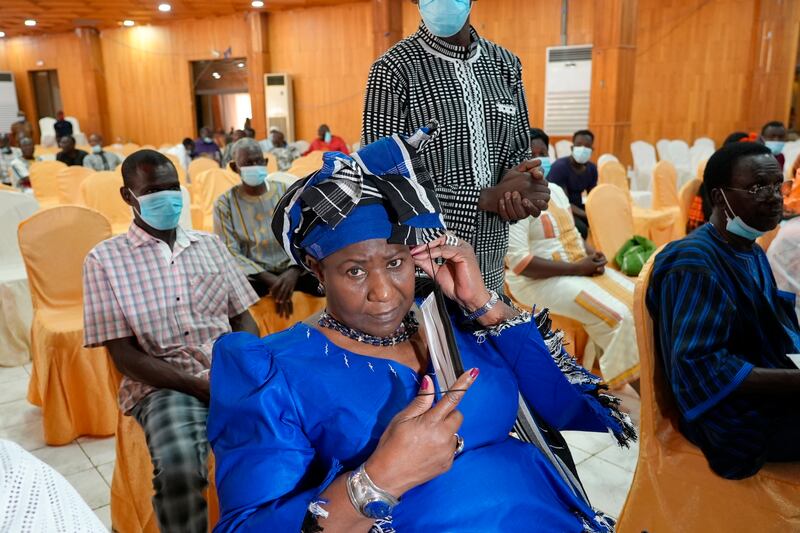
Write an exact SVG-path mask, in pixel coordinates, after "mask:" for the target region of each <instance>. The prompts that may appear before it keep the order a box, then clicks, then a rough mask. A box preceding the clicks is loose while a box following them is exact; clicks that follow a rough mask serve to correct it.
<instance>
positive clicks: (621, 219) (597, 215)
mask: <svg viewBox="0 0 800 533" xmlns="http://www.w3.org/2000/svg"><path fill="white" fill-rule="evenodd" d="M586 216H587V218H588V219H589V227H590V228H591V232H592V238H593V239H594V242H595V244H596V245H597V248H599V249H600V251H601V252H603V253H604V254H605V255H606V257H608V258H609V260H610V261H613V257H614V256H615V255H616V254H617V252H618V251H619V249H620V248H622V245H623V244H625V241H627V240H628V239H630V238H631V237H633V213H632V208H631V197H630V194H629V193H627V192H625V191H624V190H622V189H620V188H619V187H617V186H615V185H608V184H602V185H598V186H597V187H595V188H594V189H592V192H590V193H589V196H588V197H587V198H586Z"/></svg>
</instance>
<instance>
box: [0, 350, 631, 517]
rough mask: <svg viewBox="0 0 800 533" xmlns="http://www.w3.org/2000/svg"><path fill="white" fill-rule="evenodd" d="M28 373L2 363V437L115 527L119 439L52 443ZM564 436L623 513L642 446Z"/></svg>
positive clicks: (593, 495)
mask: <svg viewBox="0 0 800 533" xmlns="http://www.w3.org/2000/svg"><path fill="white" fill-rule="evenodd" d="M29 373H30V366H29V365H26V366H25V367H16V368H2V367H0V438H2V439H8V440H11V441H14V442H16V443H17V444H19V445H20V446H22V447H23V448H25V449H26V450H28V451H30V452H31V453H32V454H33V455H35V456H36V457H38V458H39V459H41V460H42V461H44V462H45V463H47V464H49V465H50V466H52V467H53V468H54V469H56V470H57V471H58V472H60V473H61V474H62V475H63V476H64V477H65V478H66V479H67V481H69V482H70V483H71V484H72V485H73V486H74V487H75V489H76V490H77V491H78V493H79V494H80V495H81V496H82V497H83V499H84V500H86V503H87V504H88V505H89V507H91V508H92V509H93V510H94V512H95V513H96V514H97V516H99V517H100V520H101V521H102V522H103V523H104V524H105V525H106V526H107V527H108V528H109V529H110V528H111V508H110V506H109V503H110V501H111V476H112V474H113V471H114V460H115V448H114V438H113V437H111V438H107V439H93V438H89V437H81V438H79V439H77V440H76V441H74V442H72V443H70V444H68V445H66V446H58V447H54V446H47V445H46V444H45V443H44V440H43V435H42V421H41V418H42V416H41V412H40V410H39V409H38V408H37V407H34V406H32V405H30V404H29V403H28V402H27V400H26V399H25V395H26V393H27V387H28V380H29V376H30V374H29ZM631 398H634V399H631ZM625 405H630V406H632V409H631V411H632V413H631V414H632V416H633V417H634V419H638V400H636V399H635V396H632V397H631V396H628V397H627V398H626V403H625ZM564 436H565V438H566V439H567V441H568V442H569V445H570V449H571V450H572V455H573V457H574V459H575V462H576V464H577V466H578V473H579V474H580V477H581V481H582V482H583V485H584V487H585V488H586V491H587V492H588V494H589V498H590V500H591V501H592V504H593V505H594V506H595V507H597V508H598V509H601V510H603V511H605V512H606V513H608V514H610V515H611V516H615V517H616V516H619V513H620V511H621V510H622V505H623V504H624V503H625V497H626V495H627V493H628V488H629V487H630V484H631V480H632V479H633V471H634V469H635V468H636V459H637V457H638V453H639V446H638V445H633V446H632V447H631V448H630V449H621V448H619V447H618V446H617V445H616V444H615V442H614V440H613V438H612V437H611V436H610V435H609V434H598V433H585V432H580V431H568V432H564Z"/></svg>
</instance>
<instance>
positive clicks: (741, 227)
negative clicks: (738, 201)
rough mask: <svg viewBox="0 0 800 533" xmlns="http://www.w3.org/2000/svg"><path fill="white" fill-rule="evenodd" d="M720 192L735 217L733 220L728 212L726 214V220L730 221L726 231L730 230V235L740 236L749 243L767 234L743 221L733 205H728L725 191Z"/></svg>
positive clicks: (726, 225)
mask: <svg viewBox="0 0 800 533" xmlns="http://www.w3.org/2000/svg"><path fill="white" fill-rule="evenodd" d="M719 192H721V193H722V198H723V199H724V200H725V205H727V206H728V209H729V210H730V212H731V214H732V215H733V218H731V217H730V216H729V215H728V212H727V211H726V212H725V218H727V219H728V222H727V224H725V229H726V230H728V231H729V232H730V233H733V234H734V235H738V236H739V237H741V238H743V239H747V240H748V241H754V240H756V239H758V238H759V237H761V236H762V235H764V233H766V232H765V231H761V230H758V229H756V228H754V227H752V226H750V225H749V224H747V223H746V222H745V221H744V220H742V217H740V216H738V215H737V214H736V213H734V212H733V208H732V207H731V204H729V203H728V198H727V196H725V191H723V190H722V189H720V191H719Z"/></svg>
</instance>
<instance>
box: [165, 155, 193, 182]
mask: <svg viewBox="0 0 800 533" xmlns="http://www.w3.org/2000/svg"><path fill="white" fill-rule="evenodd" d="M164 155H165V156H166V157H167V159H169V160H170V161H172V164H173V165H175V170H177V171H178V180H179V181H180V182H181V185H188V182H187V181H186V169H184V168H183V165H182V164H181V160H180V159H178V156H177V155H175V154H164Z"/></svg>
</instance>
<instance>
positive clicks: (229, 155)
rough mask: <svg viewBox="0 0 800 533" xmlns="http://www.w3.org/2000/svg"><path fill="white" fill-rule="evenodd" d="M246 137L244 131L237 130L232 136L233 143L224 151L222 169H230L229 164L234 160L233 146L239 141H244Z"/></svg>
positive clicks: (226, 146)
mask: <svg viewBox="0 0 800 533" xmlns="http://www.w3.org/2000/svg"><path fill="white" fill-rule="evenodd" d="M244 137H246V135H245V133H244V130H236V131H234V132H233V134H232V135H231V142H229V143H228V144H226V145H225V149H224V150H223V151H222V168H228V163H230V162H231V161H232V160H233V145H234V144H236V141H238V140H239V139H243V138H244Z"/></svg>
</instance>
